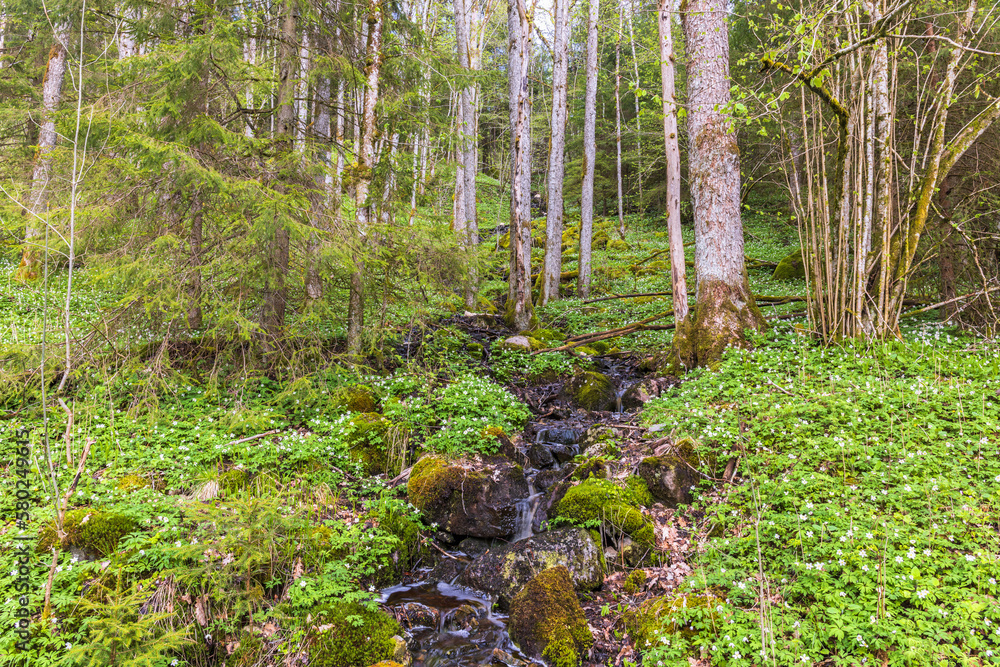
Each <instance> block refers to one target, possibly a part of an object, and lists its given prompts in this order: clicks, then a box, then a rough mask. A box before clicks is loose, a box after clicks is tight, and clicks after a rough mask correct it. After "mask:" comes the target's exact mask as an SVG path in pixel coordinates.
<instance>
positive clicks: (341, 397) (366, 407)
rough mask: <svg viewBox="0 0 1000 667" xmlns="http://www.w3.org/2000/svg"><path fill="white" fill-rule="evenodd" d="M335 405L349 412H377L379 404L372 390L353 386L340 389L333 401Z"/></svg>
mask: <svg viewBox="0 0 1000 667" xmlns="http://www.w3.org/2000/svg"><path fill="white" fill-rule="evenodd" d="M332 403H333V405H335V406H336V407H338V408H340V409H341V410H346V411H348V412H366V413H370V412H375V411H376V410H377V404H376V403H375V398H374V397H373V396H372V392H371V389H369V388H368V387H365V386H363V385H351V386H349V387H340V388H338V389H337V390H336V391H335V392H334V394H333V399H332Z"/></svg>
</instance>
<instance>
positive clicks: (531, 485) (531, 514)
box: [511, 475, 543, 542]
mask: <svg viewBox="0 0 1000 667" xmlns="http://www.w3.org/2000/svg"><path fill="white" fill-rule="evenodd" d="M542 495H543V494H542V493H540V492H538V491H536V490H535V479H534V475H532V477H531V478H530V479H529V480H528V497H527V498H525V499H524V500H521V501H519V502H518V503H517V519H515V521H514V538H513V540H511V541H513V542H520V541H521V540H524V539H527V538H529V537H531V536H532V535H534V534H535V531H534V529H533V528H532V524H533V523H534V521H535V512H536V511H538V505H539V503H540V502H541V500H542Z"/></svg>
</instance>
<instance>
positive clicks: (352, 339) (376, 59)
mask: <svg viewBox="0 0 1000 667" xmlns="http://www.w3.org/2000/svg"><path fill="white" fill-rule="evenodd" d="M382 22H383V19H382V3H381V0H369V3H368V18H367V25H368V42H367V48H366V51H367V54H366V65H365V91H364V103H363V114H362V125H363V129H362V131H361V144H360V146H359V147H358V162H357V166H356V167H355V171H356V173H357V184H356V185H355V190H354V205H355V211H356V213H355V224H356V227H357V232H358V235H359V237H360V241H361V242H362V244H364V242H365V241H366V240H367V237H368V226H369V225H370V224H371V198H370V197H369V196H368V190H369V187H370V185H371V178H372V167H373V163H374V159H375V107H376V105H377V104H378V96H379V74H380V72H381V68H382ZM361 252H362V251H361V249H360V248H359V249H358V250H357V254H356V256H355V260H354V266H355V270H354V272H353V273H352V274H351V288H350V289H351V292H350V299H349V302H348V310H347V352H348V354H349V355H351V356H353V357H357V356H359V355H360V354H361V334H362V330H363V327H364V291H363V289H364V259H363V257H362V256H361Z"/></svg>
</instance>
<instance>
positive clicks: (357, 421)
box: [347, 412, 392, 475]
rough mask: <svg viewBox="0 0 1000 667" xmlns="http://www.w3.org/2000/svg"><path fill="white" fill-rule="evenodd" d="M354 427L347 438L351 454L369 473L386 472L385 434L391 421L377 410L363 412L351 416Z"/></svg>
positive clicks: (387, 460)
mask: <svg viewBox="0 0 1000 667" xmlns="http://www.w3.org/2000/svg"><path fill="white" fill-rule="evenodd" d="M351 425H352V426H353V427H354V428H353V431H352V432H351V434H350V436H349V438H348V441H347V442H348V447H349V448H350V452H351V456H352V457H353V458H354V459H356V460H358V461H360V462H361V463H362V465H363V466H364V468H365V472H366V473H367V474H369V475H378V474H381V473H383V472H386V470H387V469H388V465H389V452H388V448H387V447H386V443H385V435H386V433H388V431H389V429H390V428H391V427H392V422H390V421H389V420H388V419H386V418H385V417H383V416H382V415H380V414H378V413H377V412H364V413H361V414H358V415H355V416H354V417H352V418H351Z"/></svg>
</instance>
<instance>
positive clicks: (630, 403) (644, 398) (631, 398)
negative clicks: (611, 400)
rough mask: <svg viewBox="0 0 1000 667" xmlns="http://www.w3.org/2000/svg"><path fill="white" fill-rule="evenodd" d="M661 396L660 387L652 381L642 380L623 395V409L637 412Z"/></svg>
mask: <svg viewBox="0 0 1000 667" xmlns="http://www.w3.org/2000/svg"><path fill="white" fill-rule="evenodd" d="M659 395H660V393H659V391H658V387H657V386H656V385H655V384H654V383H653V381H652V380H640V381H639V382H636V383H635V384H633V385H632V386H631V387H629V388H628V389H626V390H625V393H624V394H622V409H623V410H636V409H638V408H641V407H642V406H644V405H646V403H649V402H650V401H651V400H653V399H654V398H656V397H657V396H659Z"/></svg>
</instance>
